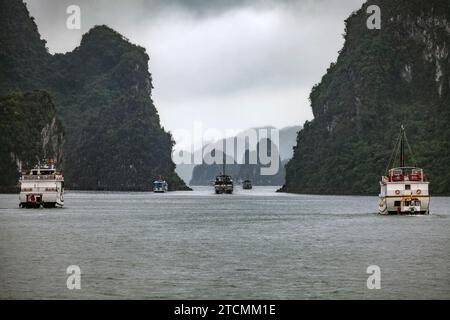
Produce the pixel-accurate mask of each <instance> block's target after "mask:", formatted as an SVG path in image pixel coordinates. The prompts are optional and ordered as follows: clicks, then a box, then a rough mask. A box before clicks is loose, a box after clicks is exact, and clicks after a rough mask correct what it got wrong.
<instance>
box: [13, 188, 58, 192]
mask: <svg viewBox="0 0 450 320" xmlns="http://www.w3.org/2000/svg"><path fill="white" fill-rule="evenodd" d="M20 191H21V192H57V191H58V189H57V188H49V187H35V188H21V189H20Z"/></svg>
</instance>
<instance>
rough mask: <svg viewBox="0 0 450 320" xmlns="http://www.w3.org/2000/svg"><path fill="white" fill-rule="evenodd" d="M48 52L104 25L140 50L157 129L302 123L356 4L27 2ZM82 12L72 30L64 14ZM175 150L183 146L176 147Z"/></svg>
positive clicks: (308, 0) (357, 0) (358, 0)
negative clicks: (70, 9) (71, 9)
mask: <svg viewBox="0 0 450 320" xmlns="http://www.w3.org/2000/svg"><path fill="white" fill-rule="evenodd" d="M26 2H27V4H28V8H29V10H30V12H31V14H32V15H33V16H34V17H35V19H36V22H37V24H38V27H39V30H40V32H41V34H42V36H43V37H44V38H45V39H46V40H47V41H48V46H49V48H50V51H51V52H64V51H69V50H72V49H73V48H74V47H75V46H77V45H78V44H79V41H80V39H81V36H82V34H83V33H85V32H87V31H88V30H89V29H90V28H91V27H92V26H94V25H98V24H106V25H109V26H110V27H112V28H114V29H115V30H117V31H118V32H120V33H122V34H123V35H125V36H126V37H127V38H129V39H130V41H132V42H133V43H136V44H138V45H141V46H143V47H145V48H146V49H147V52H148V53H149V55H150V65H149V68H150V72H151V73H152V75H153V81H154V86H155V89H154V92H153V98H154V101H155V104H156V106H157V108H158V111H159V113H160V115H161V120H162V122H163V125H164V126H165V127H166V128H168V129H170V130H174V129H177V128H182V127H184V128H187V129H190V128H192V123H193V122H194V121H202V122H203V123H204V126H205V127H209V128H218V129H225V128H236V129H246V128H248V127H253V126H263V125H274V126H277V127H282V126H287V125H296V124H302V123H303V122H304V121H305V120H307V119H311V118H312V114H311V110H310V106H309V102H308V95H309V92H310V90H311V87H312V86H313V85H314V84H315V83H317V82H318V81H320V79H321V77H322V75H323V74H324V73H325V71H326V69H327V67H328V66H329V64H330V63H331V62H332V61H335V60H336V57H337V52H338V50H339V49H341V47H342V45H343V38H342V36H341V35H342V33H343V32H344V19H345V18H347V17H348V16H349V15H350V14H351V12H352V11H354V10H357V9H359V8H360V7H361V5H362V3H363V0H347V1H341V0H319V1H312V0H304V1H294V0H292V1H274V0H259V1H258V0H256V1H254V0H252V1H250V0H248V1H236V0H230V1H222V0H215V1H203V0H188V1H185V0H169V1H164V0H150V1H144V0H132V1H131V0H130V1H111V0H94V1H88V0H82V1H80V0H62V1H56V0H27V1H26ZM71 4H78V5H79V6H80V7H81V16H82V25H81V26H82V28H81V30H68V29H67V28H66V27H65V21H66V19H67V16H68V15H67V14H66V8H67V6H69V5H71ZM179 147H184V146H183V145H182V144H180V145H179Z"/></svg>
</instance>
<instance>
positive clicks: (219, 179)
mask: <svg viewBox="0 0 450 320" xmlns="http://www.w3.org/2000/svg"><path fill="white" fill-rule="evenodd" d="M225 163H226V158H225V151H224V152H223V162H222V173H221V174H219V175H218V176H216V180H215V181H214V190H215V192H216V194H220V193H228V194H231V193H233V179H232V178H231V176H229V175H227V174H226V173H225Z"/></svg>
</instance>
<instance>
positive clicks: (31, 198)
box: [19, 159, 64, 208]
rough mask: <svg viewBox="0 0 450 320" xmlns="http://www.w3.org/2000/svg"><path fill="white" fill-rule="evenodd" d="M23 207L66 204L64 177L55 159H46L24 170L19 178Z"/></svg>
mask: <svg viewBox="0 0 450 320" xmlns="http://www.w3.org/2000/svg"><path fill="white" fill-rule="evenodd" d="M19 183H20V194H19V201H20V204H19V206H20V207H21V208H41V207H45V208H54V207H62V206H63V205H64V177H63V175H62V173H61V172H59V171H57V170H56V168H55V166H54V163H53V161H52V160H51V159H50V160H48V161H47V160H46V161H44V163H43V164H41V163H39V164H38V165H36V166H35V167H34V168H33V169H31V170H28V171H22V172H21V177H20V179H19Z"/></svg>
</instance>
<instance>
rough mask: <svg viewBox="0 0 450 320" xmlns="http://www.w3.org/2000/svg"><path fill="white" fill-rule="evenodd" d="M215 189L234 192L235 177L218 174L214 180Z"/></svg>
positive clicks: (219, 191) (217, 191) (220, 191)
mask: <svg viewBox="0 0 450 320" xmlns="http://www.w3.org/2000/svg"><path fill="white" fill-rule="evenodd" d="M214 190H215V191H216V193H217V194H219V193H233V179H232V178H231V176H229V175H226V174H220V175H218V176H216V180H215V181H214Z"/></svg>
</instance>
